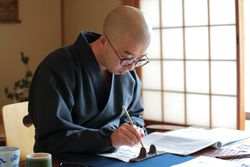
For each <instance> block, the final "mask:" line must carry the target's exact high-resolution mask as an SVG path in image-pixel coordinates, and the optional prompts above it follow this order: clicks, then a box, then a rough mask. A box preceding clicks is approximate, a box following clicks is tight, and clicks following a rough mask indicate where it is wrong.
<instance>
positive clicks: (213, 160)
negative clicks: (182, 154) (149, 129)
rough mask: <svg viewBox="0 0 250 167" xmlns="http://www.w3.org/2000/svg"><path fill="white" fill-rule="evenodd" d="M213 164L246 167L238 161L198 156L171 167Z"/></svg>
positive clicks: (227, 166)
mask: <svg viewBox="0 0 250 167" xmlns="http://www.w3.org/2000/svg"><path fill="white" fill-rule="evenodd" d="M213 166H223V167H248V166H245V165H244V164H241V163H239V162H233V161H227V160H221V159H217V158H212V157H206V156H200V157H197V158H194V159H192V160H190V161H186V162H184V163H181V164H178V165H174V166H172V167H213Z"/></svg>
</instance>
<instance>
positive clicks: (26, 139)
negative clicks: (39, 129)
mask: <svg viewBox="0 0 250 167" xmlns="http://www.w3.org/2000/svg"><path fill="white" fill-rule="evenodd" d="M27 114H28V102H20V103H14V104H9V105H5V106H3V109H2V115H3V124H4V130H5V137H6V145H7V146H13V147H18V148H20V150H21V156H20V160H24V159H25V156H26V155H27V154H30V153H33V145H34V143H35V139H34V135H35V128H34V125H31V126H30V127H26V126H24V124H23V118H24V116H25V115H27Z"/></svg>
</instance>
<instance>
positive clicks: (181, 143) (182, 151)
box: [143, 133, 215, 155]
mask: <svg viewBox="0 0 250 167" xmlns="http://www.w3.org/2000/svg"><path fill="white" fill-rule="evenodd" d="M143 143H144V145H147V146H148V145H150V144H151V143H154V145H155V146H156V148H157V150H158V151H163V152H167V153H173V154H178V155H189V154H192V153H195V152H197V151H199V150H201V149H203V148H206V147H209V146H211V145H213V144H214V143H215V141H213V140H212V141H210V140H199V139H191V138H184V137H179V136H177V137H176V136H171V135H164V134H162V133H152V134H150V135H149V136H146V137H145V139H144V140H143Z"/></svg>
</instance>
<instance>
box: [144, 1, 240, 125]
mask: <svg viewBox="0 0 250 167" xmlns="http://www.w3.org/2000/svg"><path fill="white" fill-rule="evenodd" d="M240 5H241V3H240V1H239V2H238V1H237V0H219V1H218V0H140V8H141V10H142V11H143V13H144V15H145V16H146V17H147V18H148V20H149V21H150V22H151V25H152V27H153V35H152V37H153V39H152V46H151V48H150V51H149V54H148V57H149V59H150V64H148V65H147V66H144V67H143V68H142V71H141V72H142V74H141V77H142V97H143V101H144V107H145V112H144V118H145V119H146V120H151V121H157V122H160V123H170V124H179V125H199V126H206V127H210V128H211V127H228V128H239V129H243V128H244V125H243V124H241V123H240V122H242V120H243V118H244V117H243V114H244V113H243V107H241V106H242V105H241V104H242V101H243V98H242V94H241V92H242V89H243V87H241V85H242V83H241V82H242V81H241V78H240V76H242V71H241V68H240V67H241V66H240V64H241V60H242V59H241V57H242V55H241V52H240V49H241V48H240V46H241V45H239V44H240V42H241V40H237V37H240V35H241V34H240V31H241V29H240V28H241V27H240V22H239V21H240V20H238V19H237V18H238V16H239V15H238V13H240V11H241V10H238V9H239V7H240ZM237 11H238V12H237ZM241 65H242V64H241Z"/></svg>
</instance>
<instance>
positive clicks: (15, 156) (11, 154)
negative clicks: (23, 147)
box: [0, 146, 20, 167]
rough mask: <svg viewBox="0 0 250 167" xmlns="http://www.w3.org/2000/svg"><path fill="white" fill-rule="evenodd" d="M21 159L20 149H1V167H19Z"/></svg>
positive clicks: (8, 147) (2, 147) (4, 147)
mask: <svg viewBox="0 0 250 167" xmlns="http://www.w3.org/2000/svg"><path fill="white" fill-rule="evenodd" d="M19 159H20V149H19V148H17V147H10V146H1V147H0V166H1V167H18V166H19V165H18V164H19Z"/></svg>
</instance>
